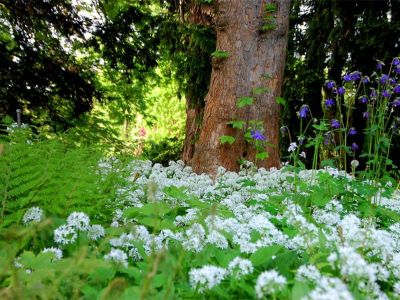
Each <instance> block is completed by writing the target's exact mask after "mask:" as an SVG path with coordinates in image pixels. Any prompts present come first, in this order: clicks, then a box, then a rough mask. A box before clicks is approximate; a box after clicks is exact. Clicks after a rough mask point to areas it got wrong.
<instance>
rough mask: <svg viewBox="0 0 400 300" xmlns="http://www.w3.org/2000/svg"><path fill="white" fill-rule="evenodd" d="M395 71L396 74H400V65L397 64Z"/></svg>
mask: <svg viewBox="0 0 400 300" xmlns="http://www.w3.org/2000/svg"><path fill="white" fill-rule="evenodd" d="M394 72H395V73H396V74H400V65H397V66H396V68H395V69H394Z"/></svg>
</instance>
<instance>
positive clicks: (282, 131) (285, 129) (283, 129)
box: [279, 126, 289, 135]
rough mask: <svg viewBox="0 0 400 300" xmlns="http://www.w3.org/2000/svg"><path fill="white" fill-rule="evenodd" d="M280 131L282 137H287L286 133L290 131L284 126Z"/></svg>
mask: <svg viewBox="0 0 400 300" xmlns="http://www.w3.org/2000/svg"><path fill="white" fill-rule="evenodd" d="M279 130H280V131H281V134H282V135H285V134H286V132H288V131H289V129H288V128H287V127H286V126H282V127H281V128H279Z"/></svg>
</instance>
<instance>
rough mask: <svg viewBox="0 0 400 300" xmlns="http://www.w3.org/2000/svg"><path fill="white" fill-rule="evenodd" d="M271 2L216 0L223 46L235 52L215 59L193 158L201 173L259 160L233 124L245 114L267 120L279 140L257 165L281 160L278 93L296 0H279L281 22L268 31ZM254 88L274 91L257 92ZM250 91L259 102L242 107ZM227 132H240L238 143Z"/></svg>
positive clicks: (272, 135)
mask: <svg viewBox="0 0 400 300" xmlns="http://www.w3.org/2000/svg"><path fill="white" fill-rule="evenodd" d="M268 3H270V2H269V1H268ZM266 5H267V1H266V0H256V1H255V0H236V1H230V0H219V1H215V4H214V6H215V7H214V9H215V15H214V16H213V17H214V20H213V21H214V24H215V27H216V32H217V49H218V50H223V51H227V52H229V57H228V58H227V59H222V60H218V61H213V68H212V73H211V82H210V88H209V91H208V94H207V96H206V99H205V101H206V105H205V111H204V117H203V123H202V128H201V132H200V136H199V139H198V141H197V142H196V145H195V149H194V155H193V158H192V159H191V161H190V164H191V165H192V167H193V169H194V170H195V171H196V172H198V173H201V172H206V173H215V172H216V169H217V167H218V166H223V167H225V168H226V169H228V170H238V169H239V164H238V159H240V158H243V159H247V160H250V161H255V154H256V152H255V149H254V147H253V146H252V145H249V144H248V143H246V142H245V140H244V137H243V132H241V131H240V130H238V129H233V128H231V127H230V126H229V125H227V122H229V121H231V120H239V119H241V120H247V121H249V120H260V121H262V122H263V124H264V129H265V135H266V137H267V139H268V141H269V142H271V143H273V144H274V145H276V147H273V148H272V147H270V148H268V149H267V151H268V152H269V155H270V156H269V158H268V159H266V160H263V161H258V162H257V165H258V166H260V167H261V166H262V167H267V168H269V167H279V165H280V158H279V149H278V142H279V106H278V104H276V98H277V97H278V96H279V95H280V91H281V87H282V79H283V71H284V63H285V57H286V47H287V34H288V26H289V11H290V0H282V1H276V2H275V5H276V7H277V11H276V12H275V13H274V14H273V16H274V21H275V23H276V27H275V28H274V29H272V30H268V31H266V32H262V31H261V28H262V26H263V24H264V22H265V17H266V14H267V13H266ZM254 88H267V89H268V91H267V92H265V93H262V94H261V95H252V90H253V89H254ZM247 96H253V98H254V99H255V101H254V104H253V105H252V106H248V107H245V108H241V109H238V108H237V107H236V102H237V100H238V98H240V97H247ZM222 135H232V136H234V137H235V138H236V141H235V143H234V144H233V145H229V144H224V145H221V143H220V140H219V137H220V136H222Z"/></svg>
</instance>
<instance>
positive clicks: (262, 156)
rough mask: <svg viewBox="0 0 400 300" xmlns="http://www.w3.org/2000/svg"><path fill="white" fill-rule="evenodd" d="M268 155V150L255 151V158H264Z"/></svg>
mask: <svg viewBox="0 0 400 300" xmlns="http://www.w3.org/2000/svg"><path fill="white" fill-rule="evenodd" d="M268 157H269V154H268V152H266V151H264V152H260V153H257V154H256V158H257V159H261V160H263V159H266V158H268Z"/></svg>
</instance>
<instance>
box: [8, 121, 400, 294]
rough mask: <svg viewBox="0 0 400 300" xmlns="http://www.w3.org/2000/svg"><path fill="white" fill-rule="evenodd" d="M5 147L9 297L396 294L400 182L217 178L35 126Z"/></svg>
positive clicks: (299, 176) (271, 174)
mask: <svg viewBox="0 0 400 300" xmlns="http://www.w3.org/2000/svg"><path fill="white" fill-rule="evenodd" d="M2 144H3V145H4V150H3V152H2V154H1V156H0V164H1V169H2V170H4V172H2V173H1V175H0V176H1V181H0V188H1V189H0V192H1V195H2V196H1V199H2V222H1V229H0V252H1V253H0V254H1V255H0V274H1V275H0V287H1V289H0V297H1V299H34V298H39V299H256V298H259V299H262V298H266V299H271V298H272V299H388V298H398V297H400V281H399V278H400V273H399V270H400V252H399V249H400V235H399V232H400V215H399V213H400V205H399V203H400V194H399V192H398V191H397V182H396V181H395V180H393V179H390V178H386V179H384V180H383V179H382V180H380V181H379V182H378V181H375V182H372V181H371V180H362V179H357V178H355V177H354V176H351V175H349V174H347V173H345V172H344V171H338V170H337V169H334V168H329V167H328V168H326V169H323V170H301V169H299V168H294V167H290V166H287V167H284V168H282V169H281V170H270V171H267V170H265V169H256V168H255V167H254V166H253V165H252V164H250V163H249V164H244V165H243V166H242V170H241V171H240V172H239V173H234V172H227V171H226V170H224V169H223V168H220V169H219V171H218V174H217V176H216V177H215V178H211V177H209V176H208V175H204V174H203V175H196V174H195V173H193V172H192V170H191V168H190V167H188V166H185V165H184V164H183V163H182V162H179V161H178V162H171V163H170V164H169V166H167V167H163V166H162V165H160V164H153V163H151V162H150V161H141V160H134V159H127V158H126V157H125V156H123V155H114V156H113V157H108V158H107V156H105V155H104V151H103V150H102V149H101V148H99V147H94V146H93V147H85V146H81V147H77V146H76V145H75V144H74V143H71V142H69V139H68V137H66V136H62V137H58V138H53V139H41V138H40V137H39V136H37V135H34V134H32V133H31V132H30V130H29V129H17V128H14V129H12V130H11V132H10V134H9V135H8V140H5V141H3V142H2ZM324 297H325V298H324Z"/></svg>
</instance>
